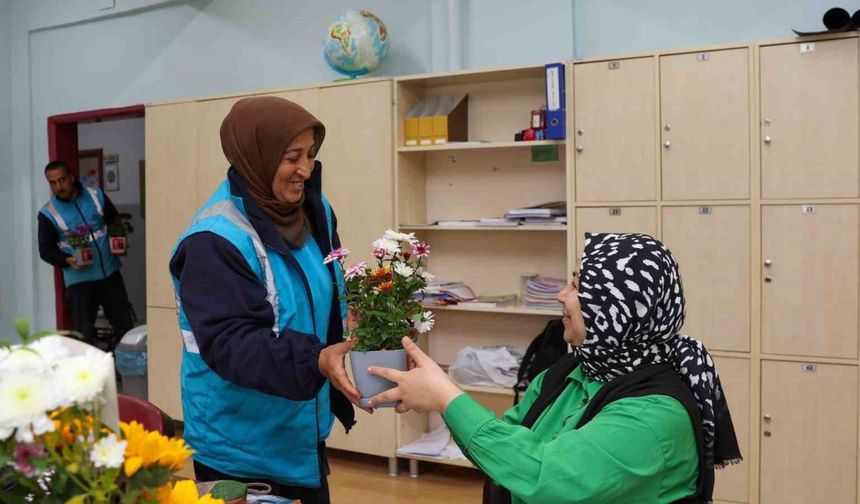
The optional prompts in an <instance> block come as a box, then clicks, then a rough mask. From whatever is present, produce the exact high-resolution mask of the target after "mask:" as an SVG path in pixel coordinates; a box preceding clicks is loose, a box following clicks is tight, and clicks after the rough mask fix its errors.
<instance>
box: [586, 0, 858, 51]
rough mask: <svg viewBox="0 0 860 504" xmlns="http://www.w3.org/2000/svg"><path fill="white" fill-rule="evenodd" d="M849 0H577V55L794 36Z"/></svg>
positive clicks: (852, 5) (854, 0)
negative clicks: (829, 10)
mask: <svg viewBox="0 0 860 504" xmlns="http://www.w3.org/2000/svg"><path fill="white" fill-rule="evenodd" d="M837 5H838V6H841V7H842V8H844V9H845V10H847V11H848V12H849V13H853V12H854V11H855V10H857V9H860V1H858V0H847V1H843V2H833V0H753V1H751V0H720V1H719V2H713V1H705V0H696V1H691V0H611V1H608V0H576V1H575V2H574V28H575V29H574V35H575V46H576V55H577V56H578V57H588V56H598V55H612V54H624V53H632V52H652V51H659V50H663V49H674V48H683V47H694V46H699V45H709V44H729V43H736V42H749V41H753V40H763V39H782V38H787V37H793V36H794V34H793V33H792V32H791V29H792V28H796V29H798V30H800V31H816V30H822V29H824V26H823V25H822V24H821V17H822V16H823V15H824V13H825V12H826V11H827V9H829V8H831V7H833V6H837Z"/></svg>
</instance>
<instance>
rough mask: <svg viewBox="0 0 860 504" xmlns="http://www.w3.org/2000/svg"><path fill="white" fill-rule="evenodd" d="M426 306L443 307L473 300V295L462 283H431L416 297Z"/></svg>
mask: <svg viewBox="0 0 860 504" xmlns="http://www.w3.org/2000/svg"><path fill="white" fill-rule="evenodd" d="M416 296H417V297H418V298H419V299H421V300H422V302H423V303H424V304H427V305H437V306H445V305H450V304H457V303H460V302H463V301H472V300H473V299H475V297H476V296H475V293H474V292H473V291H472V289H470V288H469V286H468V285H466V284H464V283H463V282H445V281H441V280H437V281H434V282H431V283H430V284H429V285H428V286H427V287H426V288H425V289H424V291H423V292H419V293H418V294H417V295H416Z"/></svg>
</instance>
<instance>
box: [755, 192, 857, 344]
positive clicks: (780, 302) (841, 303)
mask: <svg viewBox="0 0 860 504" xmlns="http://www.w3.org/2000/svg"><path fill="white" fill-rule="evenodd" d="M857 229H858V208H857V205H778V206H765V207H763V208H762V255H763V257H762V262H763V264H762V280H761V281H762V351H763V352H764V353H773V354H784V355H817V356H821V357H846V358H856V357H857V306H858V296H857V282H858V278H857V274H858V273H857V269H858V264H857V263H858V243H857V240H858V237H857Z"/></svg>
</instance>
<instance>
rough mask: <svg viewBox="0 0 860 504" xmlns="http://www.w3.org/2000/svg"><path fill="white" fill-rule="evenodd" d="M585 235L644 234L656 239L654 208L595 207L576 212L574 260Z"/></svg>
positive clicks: (580, 253)
mask: <svg viewBox="0 0 860 504" xmlns="http://www.w3.org/2000/svg"><path fill="white" fill-rule="evenodd" d="M585 233H645V234H648V235H651V236H654V237H655V238H656V234H657V209H656V208H654V207H596V208H578V209H577V210H576V258H577V262H578V261H579V258H580V257H581V256H582V249H583V248H585Z"/></svg>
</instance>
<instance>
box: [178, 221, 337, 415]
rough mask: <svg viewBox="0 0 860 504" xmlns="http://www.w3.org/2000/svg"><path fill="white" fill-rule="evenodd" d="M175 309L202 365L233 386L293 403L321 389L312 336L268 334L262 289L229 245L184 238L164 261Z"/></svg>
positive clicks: (207, 237)
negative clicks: (176, 298) (174, 290)
mask: <svg viewBox="0 0 860 504" xmlns="http://www.w3.org/2000/svg"><path fill="white" fill-rule="evenodd" d="M170 272H171V274H173V275H174V276H175V277H176V278H178V279H179V290H180V301H181V303H182V309H183V310H184V311H185V315H186V317H187V318H188V322H189V323H190V324H191V328H192V331H193V333H194V338H195V339H196V341H197V346H198V347H199V349H200V355H201V357H202V358H203V360H204V362H206V364H207V365H208V366H209V367H210V368H212V370H213V371H215V373H217V374H218V376H220V377H221V378H223V379H225V380H227V381H230V382H232V383H235V384H236V385H239V386H242V387H246V388H250V389H254V390H258V391H260V392H264V393H267V394H272V395H276V396H280V397H286V398H287V399H291V400H295V401H306V400H310V399H313V398H314V396H316V394H317V393H318V392H319V390H320V388H322V386H323V384H324V383H325V377H324V376H323V375H322V374H321V373H320V371H319V354H320V351H321V350H322V349H323V347H324V345H323V343H322V342H320V341H319V339H318V338H317V337H316V336H315V335H313V334H306V333H300V332H296V331H291V330H284V331H283V332H281V334H280V336H279V337H275V334H274V332H273V331H272V325H273V324H274V320H275V319H274V313H273V311H272V307H271V305H270V304H269V303H268V301H266V288H265V286H263V285H262V284H261V283H260V280H259V279H258V278H257V276H256V275H255V274H254V272H253V271H252V270H251V268H250V266H248V263H247V262H246V261H245V259H244V258H243V257H242V255H241V254H240V253H239V251H238V250H237V249H236V247H234V246H233V244H231V243H230V242H229V241H227V240H226V239H224V238H222V237H220V236H218V235H216V234H214V233H208V232H204V233H197V234H194V235H191V236H190V237H188V238H186V239H185V240H184V241H183V242H182V243H181V244H180V246H179V249H178V250H177V252H176V255H175V256H174V257H173V259H172V260H171V261H170Z"/></svg>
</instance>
